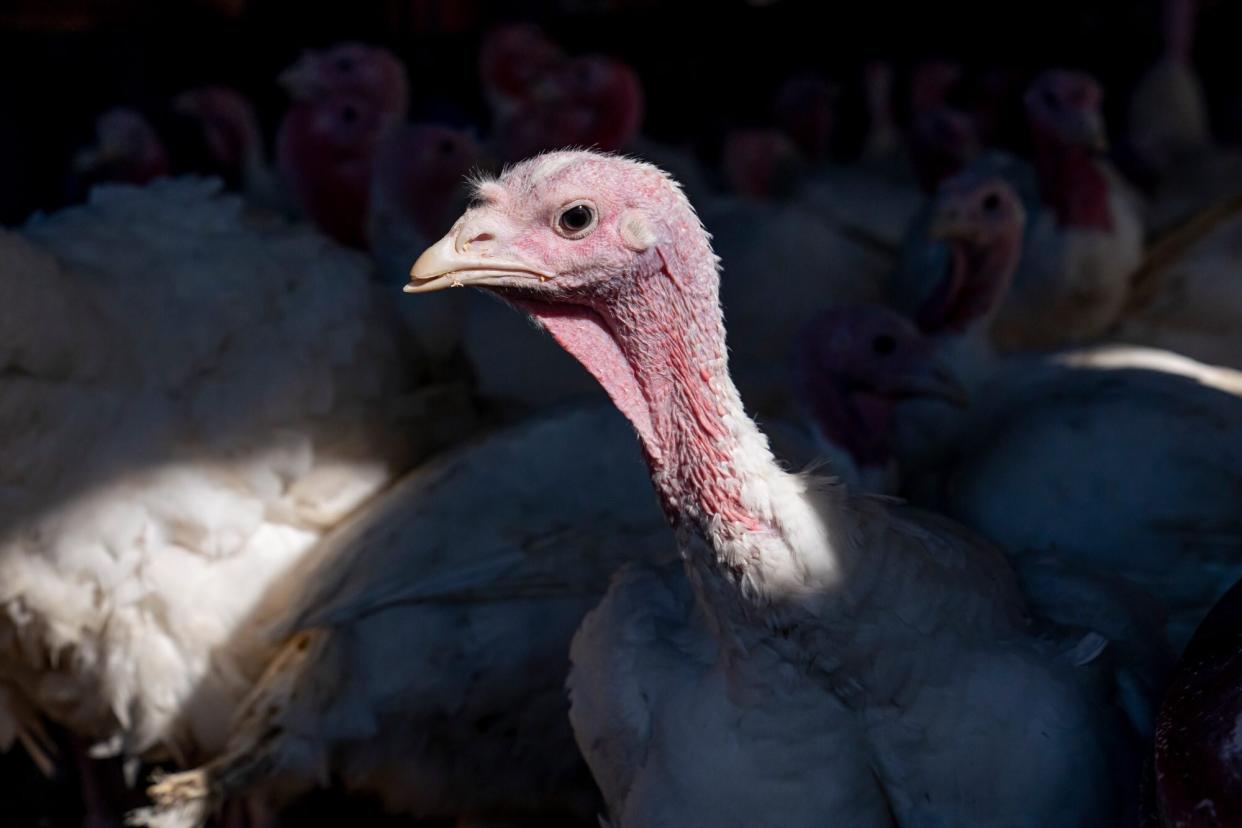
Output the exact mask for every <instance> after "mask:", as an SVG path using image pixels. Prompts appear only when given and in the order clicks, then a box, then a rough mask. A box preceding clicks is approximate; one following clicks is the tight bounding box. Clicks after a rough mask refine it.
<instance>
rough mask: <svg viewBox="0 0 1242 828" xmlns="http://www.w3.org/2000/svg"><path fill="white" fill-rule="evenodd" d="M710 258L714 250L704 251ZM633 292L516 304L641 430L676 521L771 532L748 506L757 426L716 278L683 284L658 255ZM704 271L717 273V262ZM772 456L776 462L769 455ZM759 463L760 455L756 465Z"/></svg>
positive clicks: (674, 263)
mask: <svg viewBox="0 0 1242 828" xmlns="http://www.w3.org/2000/svg"><path fill="white" fill-rule="evenodd" d="M706 255H707V256H710V255H711V254H710V251H707V254H706ZM645 260H646V265H647V267H648V268H649V269H648V272H647V273H645V274H640V275H636V276H633V277H632V278H630V279H627V280H626V282H627V285H628V290H630V295H628V296H626V297H625V299H624V301H619V300H617V299H616V298H615V297H594V301H592V304H591V307H590V308H589V309H588V308H586V307H584V306H573V305H570V306H548V305H542V304H541V303H538V302H531V301H526V300H518V304H519V305H522V306H523V307H524V308H525V309H526V310H527V311H528V312H530V313H532V314H533V315H534V316H535V317H536V318H538V319H539V320H540V322H541V323H542V324H543V325H544V326H545V327H546V328H547V329H548V331H549V332H550V333H551V334H552V335H553V337H554V338H556V339H557V341H558V342H559V343H560V344H561V345H562V346H563V347H565V348H566V349H567V350H568V351H570V353H572V354H573V355H574V356H575V357H577V358H578V360H579V361H580V362H582V363H583V365H584V366H585V367H586V368H587V369H588V370H589V371H590V372H591V373H592V374H593V375H594V376H595V378H596V379H597V380H599V382H600V383H601V384H602V385H603V386H604V389H605V390H606V391H607V392H608V394H609V396H611V397H612V399H613V402H614V403H615V404H616V405H617V407H618V408H619V409H620V410H621V411H622V413H624V414H625V415H626V417H628V418H629V420H630V422H631V423H632V424H633V425H634V428H635V429H636V430H637V432H638V437H639V440H640V442H641V444H642V448H643V452H644V454H645V455H646V457H647V462H648V465H649V467H650V469H651V477H652V482H653V483H654V484H655V488H656V491H657V493H658V494H659V496H660V500H661V503H662V504H663V507H664V509H665V512H666V513H667V514H668V516H669V518H670V520H672V521H673V522H674V523H676V524H679V525H689V526H692V527H694V528H696V529H697V530H699V531H700V532H701V533H703V534H704V535H705V536H706V535H708V533H709V531H711V529H710V527H713V526H716V527H718V526H723V527H725V531H726V532H730V533H736V534H738V535H741V534H743V533H746V532H755V531H760V530H763V529H765V528H766V527H765V521H764V520H763V519H762V518H760V517H759V516H757V515H755V514H754V513H753V512H752V510H751V509H749V508H748V507H747V506H746V505H745V503H744V502H743V496H742V488H743V477H744V474H745V471H744V470H743V468H742V465H744V461H743V451H742V442H741V436H740V435H741V434H742V433H744V431H745V430H746V429H751V430H752V431H753V429H754V428H755V427H754V425H753V423H752V422H751V421H750V420H749V418H747V416H746V414H745V412H744V411H743V409H742V404H741V400H740V398H739V396H738V393H737V390H736V388H735V387H734V385H733V381H732V379H731V378H730V376H729V371H728V365H727V362H726V359H725V345H724V327H723V322H722V319H721V313H720V306H719V301H718V299H717V295H716V292H715V288H714V287H713V288H711V289H710V290H708V289H698V288H696V287H695V286H696V285H702V284H704V282H705V281H709V282H710V283H711V284H713V285H714V282H715V274H714V272H713V274H712V278H711V279H710V280H705V279H702V278H696V279H690V280H686V279H682V278H680V276H679V274H682V273H685V272H686V271H685V268H686V267H687V266H688V264H689V263H687V262H686V261H684V260H676V259H669V258H666V256H665V254H664V252H663V251H661V250H659V249H655V250H653V251H651V252H650V253H648V254H647V256H646V257H645ZM706 266H709V267H712V268H714V267H715V264H714V260H712V261H710V262H709V263H708V264H707V265H706ZM768 459H769V460H770V459H771V455H770V454H769V455H768ZM760 461H762V458H760Z"/></svg>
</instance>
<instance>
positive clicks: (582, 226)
mask: <svg viewBox="0 0 1242 828" xmlns="http://www.w3.org/2000/svg"><path fill="white" fill-rule="evenodd" d="M594 226H595V211H594V210H592V209H591V205H589V204H581V203H579V204H571V205H570V206H569V207H566V208H565V209H564V210H562V211H561V213H560V215H558V216H557V217H556V230H557V232H558V233H560V234H561V235H562V236H564V237H566V238H569V239H580V238H582V237H583V236H585V235H586V234H587V233H589V232H590V230H591V228H592V227H594Z"/></svg>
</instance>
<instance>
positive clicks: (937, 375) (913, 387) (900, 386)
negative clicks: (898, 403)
mask: <svg viewBox="0 0 1242 828" xmlns="http://www.w3.org/2000/svg"><path fill="white" fill-rule="evenodd" d="M888 391H889V393H891V394H893V395H894V396H897V397H900V398H902V399H935V400H943V401H944V402H947V403H950V404H951V405H955V406H957V407H958V408H965V407H966V406H968V405H970V393H969V392H968V391H967V390H966V387H965V386H964V385H962V383H961V382H960V381H959V380H958V379H957V377H956V376H954V374H953V371H951V370H950V369H949V366H948V365H946V364H945V363H944V362H943V361H941V360H939V359H937V358H935V357H927V358H921V359H918V360H916V361H914V362H912V363H911V364H910V366H909V367H908V368H907V369H906V370H904V371H901V372H899V373H898V374H897V375H896V376H895V377H894V378H893V380H892V383H891V386H890V388H889V389H888Z"/></svg>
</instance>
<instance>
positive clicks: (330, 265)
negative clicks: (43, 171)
mask: <svg viewBox="0 0 1242 828" xmlns="http://www.w3.org/2000/svg"><path fill="white" fill-rule="evenodd" d="M220 190H221V185H220V184H219V182H217V181H207V180H199V179H190V178H178V179H164V180H160V181H156V182H153V183H152V184H150V185H149V186H148V187H146V188H142V189H139V188H134V187H128V186H105V187H99V188H96V189H95V191H94V192H93V193H92V195H91V200H90V202H89V203H88V204H86V205H84V206H80V207H75V208H71V209H67V210H64V211H61V212H58V213H55V214H52V215H45V216H37V217H35V218H34V219H32V220H31V221H30V222H29V223H28V224H27V225H26V226H25V227H23V228H22V229H21V230H20V231H18V232H5V233H3V234H2V235H0V245H2V246H3V248H4V255H3V257H2V258H3V262H4V266H3V268H0V278H2V279H3V280H4V282H5V289H4V293H5V297H6V300H5V302H4V303H3V309H0V317H3V320H2V322H0V329H2V330H3V331H4V334H3V336H4V339H3V345H2V346H0V355H2V356H0V364H2V365H3V369H4V370H3V372H0V422H2V423H3V429H2V431H3V437H0V456H3V457H4V461H5V462H4V464H3V471H2V482H0V523H2V525H3V527H4V530H5V531H4V533H3V545H2V548H0V607H2V612H0V619H2V620H0V684H3V685H4V688H5V690H4V693H3V696H4V698H5V700H6V702H5V706H4V708H3V709H0V739H3V741H4V743H5V744H6V745H7V744H9V743H11V741H12V740H13V739H14V738H21V739H23V741H24V742H26V743H27V744H31V743H32V742H33V741H34V740H33V738H32V737H31V736H30V734H31V733H32V732H37V729H38V719H37V718H36V717H37V716H40V715H42V716H46V717H48V718H50V719H52V720H53V721H55V722H57V723H59V724H61V725H64V726H66V727H67V728H68V729H69V730H70V731H71V732H72V733H73V734H74V735H75V736H77V737H78V738H79V739H81V740H84V741H86V742H88V743H94V744H96V745H97V748H96V752H102V753H122V754H124V755H127V756H143V757H152V758H171V759H173V760H176V761H191V760H196V759H201V758H202V757H204V756H209V755H211V754H212V753H213V752H214V751H216V750H217V749H219V748H220V747H222V738H223V735H224V732H223V728H224V725H225V724H226V723H227V722H228V721H229V719H230V718H231V716H232V714H233V712H234V710H235V708H236V705H237V704H238V703H239V702H240V701H241V699H242V697H243V696H244V695H245V694H246V692H247V691H248V690H249V688H250V685H251V683H252V682H253V681H254V680H255V679H256V678H258V675H259V673H260V672H261V670H262V668H263V665H264V663H265V661H266V658H267V655H268V647H269V645H268V644H267V643H266V642H264V641H262V640H261V638H260V637H259V636H258V635H257V634H256V631H257V629H258V628H259V627H260V626H261V625H262V624H263V623H265V622H266V621H268V620H270V619H272V618H274V617H278V616H279V615H280V613H281V612H283V611H284V600H285V597H286V594H285V590H286V589H287V588H289V586H290V582H291V581H295V580H296V579H297V577H298V570H299V569H300V566H301V563H302V561H303V558H304V556H305V555H306V554H307V553H308V551H309V550H310V549H311V548H312V547H313V546H314V544H315V542H316V541H317V540H318V538H319V537H320V536H321V535H322V534H323V533H324V532H325V531H326V530H327V529H329V528H330V527H332V526H333V525H335V524H336V523H337V522H339V521H340V520H341V519H343V518H344V517H345V516H346V515H348V514H350V513H351V512H352V511H353V510H354V509H355V508H357V507H358V506H359V505H360V504H362V503H364V502H366V501H367V500H368V499H370V498H371V497H372V496H374V495H375V494H377V493H378V492H379V491H381V490H382V489H384V488H385V487H386V486H388V485H389V484H390V483H391V482H392V481H393V480H394V479H395V478H396V476H397V475H398V474H399V473H400V472H402V471H404V470H405V469H406V468H408V467H409V466H410V465H411V464H412V463H413V462H414V461H415V460H416V459H418V457H420V456H422V455H425V454H426V453H427V452H428V451H429V450H431V449H433V448H435V447H436V446H438V445H440V444H442V443H443V442H444V441H445V440H446V439H451V438H453V437H454V436H455V435H456V434H458V433H460V431H462V430H463V429H465V428H468V427H469V424H470V422H471V417H472V415H471V411H470V408H469V406H468V402H467V399H466V397H465V394H464V393H462V391H461V390H460V389H454V388H424V387H420V385H419V381H418V366H417V364H414V363H411V362H409V360H408V359H407V358H406V357H405V356H404V355H403V352H402V350H401V348H400V342H401V339H400V337H399V335H398V330H399V329H398V327H397V326H396V324H395V320H394V317H393V315H392V313H391V311H390V310H389V308H387V307H385V306H383V305H380V304H378V303H376V302H375V301H374V299H375V297H374V294H373V292H372V287H371V282H370V281H369V273H368V268H367V263H366V261H365V260H364V259H363V258H361V257H360V256H358V255H357V254H354V253H351V252H348V251H345V250H342V249H340V248H339V247H337V246H336V245H334V244H332V243H331V242H329V241H328V240H326V239H324V238H323V237H321V236H318V235H317V234H315V233H313V232H310V231H309V230H306V229H304V228H300V227H288V226H282V227H268V226H264V227H263V228H257V227H254V226H252V225H250V224H249V223H248V221H247V220H246V219H245V217H244V215H243V206H242V203H241V200H240V199H239V198H238V197H236V196H228V195H224V194H222V193H221V192H220Z"/></svg>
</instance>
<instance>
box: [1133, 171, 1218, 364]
mask: <svg viewBox="0 0 1242 828" xmlns="http://www.w3.org/2000/svg"><path fill="white" fill-rule="evenodd" d="M1240 187H1242V185H1240ZM1239 193H1240V195H1239V197H1238V198H1234V199H1232V200H1230V201H1224V202H1221V203H1219V204H1218V205H1217V206H1215V207H1213V208H1210V209H1208V210H1205V211H1203V212H1202V213H1200V214H1198V215H1197V216H1196V217H1195V218H1194V219H1193V220H1192V221H1190V222H1187V223H1186V224H1184V225H1183V226H1181V227H1179V228H1178V229H1177V230H1174V231H1172V232H1170V233H1168V234H1166V235H1165V236H1164V237H1163V238H1162V239H1161V240H1160V241H1159V242H1158V243H1156V244H1155V245H1153V246H1152V247H1151V248H1150V249H1149V250H1148V253H1147V261H1146V262H1145V263H1144V264H1143V267H1142V268H1141V269H1140V270H1139V272H1138V273H1137V274H1136V275H1135V279H1134V289H1133V290H1132V292H1131V296H1130V300H1129V302H1128V303H1127V307H1126V311H1125V314H1124V315H1123V316H1122V318H1121V319H1120V320H1119V321H1118V322H1117V324H1116V325H1114V326H1113V328H1112V330H1111V331H1110V334H1109V335H1110V337H1111V338H1112V339H1116V340H1119V341H1122V342H1132V343H1135V344H1138V345H1149V346H1152V347H1156V348H1165V349H1168V350H1170V351H1174V352H1176V353H1179V354H1184V355H1186V356H1188V357H1192V358H1194V359H1197V360H1200V361H1203V362H1207V363H1211V364H1213V365H1222V366H1226V367H1229V368H1233V369H1235V370H1242V285H1240V284H1239V279H1238V265H1239V262H1242V189H1240V191H1239Z"/></svg>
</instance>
